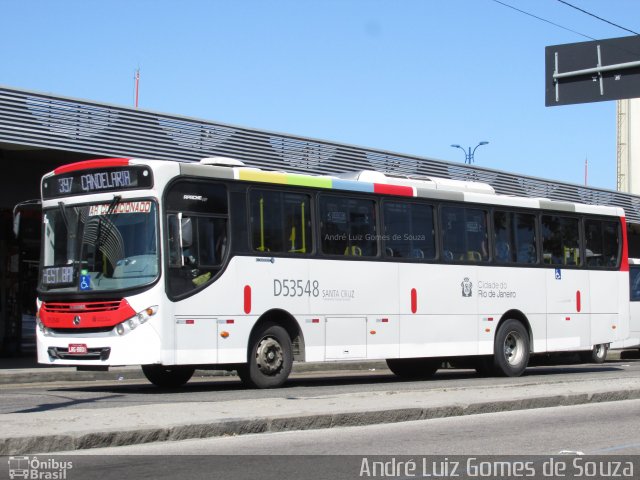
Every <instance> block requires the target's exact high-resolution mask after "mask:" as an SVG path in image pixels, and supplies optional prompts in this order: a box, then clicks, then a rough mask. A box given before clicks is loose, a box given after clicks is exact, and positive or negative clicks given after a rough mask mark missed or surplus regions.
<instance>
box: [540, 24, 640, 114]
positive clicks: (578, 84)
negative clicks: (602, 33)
mask: <svg viewBox="0 0 640 480" xmlns="http://www.w3.org/2000/svg"><path fill="white" fill-rule="evenodd" d="M637 97H640V36H637V35H636V36H632V37H620V38H609V39H606V40H595V41H592V42H580V43H568V44H564V45H552V46H550V47H546V48H545V105H546V106H547V107H552V106H555V105H570V104H574V103H592V102H602V101H605V100H621V99H623V98H637Z"/></svg>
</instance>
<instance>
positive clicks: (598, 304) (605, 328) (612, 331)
mask: <svg viewBox="0 0 640 480" xmlns="http://www.w3.org/2000/svg"><path fill="white" fill-rule="evenodd" d="M622 275H623V274H622V273H620V272H602V271H600V272H598V271H589V282H590V284H591V296H590V298H589V299H590V303H591V341H590V343H591V345H597V344H600V343H609V342H611V341H613V340H615V339H616V338H617V336H618V332H617V330H618V329H619V325H618V323H619V319H620V314H621V307H623V305H625V304H624V303H620V301H619V290H620V288H621V287H622V285H621V283H622V282H626V283H628V280H627V279H626V278H625V279H623V278H622Z"/></svg>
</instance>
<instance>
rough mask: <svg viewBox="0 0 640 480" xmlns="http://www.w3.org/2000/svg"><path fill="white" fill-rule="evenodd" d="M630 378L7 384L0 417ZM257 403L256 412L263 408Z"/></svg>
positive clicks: (546, 371)
mask: <svg viewBox="0 0 640 480" xmlns="http://www.w3.org/2000/svg"><path fill="white" fill-rule="evenodd" d="M594 378H597V379H600V378H602V379H616V378H620V379H629V378H637V379H638V381H639V382H640V361H639V360H623V361H616V362H607V363H606V364H604V365H562V366H538V367H532V368H529V369H527V371H526V372H525V375H523V376H522V377H519V378H482V377H479V376H477V375H475V373H473V372H471V371H469V370H441V371H439V372H438V373H437V374H436V376H435V377H434V378H433V379H431V380H427V381H420V382H412V381H411V382H410V381H400V380H399V379H398V378H397V377H395V376H394V375H393V374H391V373H390V372H389V371H388V370H386V369H385V370H383V371H382V370H381V371H368V372H352V373H345V372H336V373H327V372H320V373H307V374H298V375H295V376H293V377H292V378H291V379H290V381H289V382H288V383H287V384H286V385H285V387H284V388H280V389H275V390H251V389H246V388H244V386H243V385H242V384H241V383H240V381H239V380H238V379H237V377H202V378H201V379H198V378H195V379H193V380H192V381H191V382H189V383H188V384H187V385H186V386H185V387H184V388H182V389H178V390H161V389H158V388H156V387H154V386H152V385H150V384H148V383H146V382H145V381H144V380H140V379H138V380H127V379H126V378H124V379H122V380H116V381H102V382H73V384H70V383H66V384H61V383H47V384H22V385H3V386H2V389H0V414H5V413H31V412H43V411H51V410H68V409H75V408H93V409H99V408H113V407H119V406H134V405H153V404H162V403H176V402H180V403H191V402H210V403H211V405H212V407H211V408H215V406H214V404H215V402H219V401H228V400H236V399H256V400H259V399H264V398H287V399H297V398H299V399H301V400H303V399H310V398H313V397H315V396H327V395H340V394H348V393H351V394H353V393H356V394H357V393H358V392H375V391H389V390H392V391H410V390H424V389H425V388H426V389H429V388H434V389H441V388H447V389H472V388H474V387H477V386H495V387H497V388H499V387H502V386H504V387H508V386H509V385H514V384H524V385H526V384H531V383H545V382H549V383H557V382H564V383H567V382H581V381H583V380H585V379H594ZM259 406H260V404H259V402H257V403H256V408H257V409H259Z"/></svg>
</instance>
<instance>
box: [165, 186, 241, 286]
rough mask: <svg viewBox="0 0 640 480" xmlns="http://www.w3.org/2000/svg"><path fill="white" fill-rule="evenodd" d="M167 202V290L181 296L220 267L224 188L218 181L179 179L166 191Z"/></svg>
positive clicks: (223, 243) (223, 248)
mask: <svg viewBox="0 0 640 480" xmlns="http://www.w3.org/2000/svg"><path fill="white" fill-rule="evenodd" d="M194 199H195V200H194ZM166 205H167V210H169V213H167V217H166V236H167V243H168V252H167V255H168V264H169V269H168V271H167V277H168V291H169V294H170V295H171V296H182V295H185V294H188V293H189V292H191V291H194V290H196V289H197V288H199V287H201V286H203V285H205V284H206V283H208V282H209V281H211V280H212V279H213V278H214V277H215V275H216V274H217V273H218V272H219V271H220V269H221V268H222V261H223V260H224V259H225V253H226V250H227V248H226V246H227V235H228V215H227V211H228V205H227V191H226V188H225V186H224V185H222V184H219V183H209V182H200V181H186V180H180V181H178V182H176V183H175V184H173V185H172V186H171V187H170V188H169V190H168V191H167V204H166Z"/></svg>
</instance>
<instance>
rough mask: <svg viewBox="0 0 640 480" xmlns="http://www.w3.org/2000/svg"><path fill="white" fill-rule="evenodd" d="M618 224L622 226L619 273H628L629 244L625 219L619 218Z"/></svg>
mask: <svg viewBox="0 0 640 480" xmlns="http://www.w3.org/2000/svg"><path fill="white" fill-rule="evenodd" d="M620 223H621V224H622V261H621V262H620V271H621V272H628V271H629V244H628V239H627V219H626V218H625V217H620Z"/></svg>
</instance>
